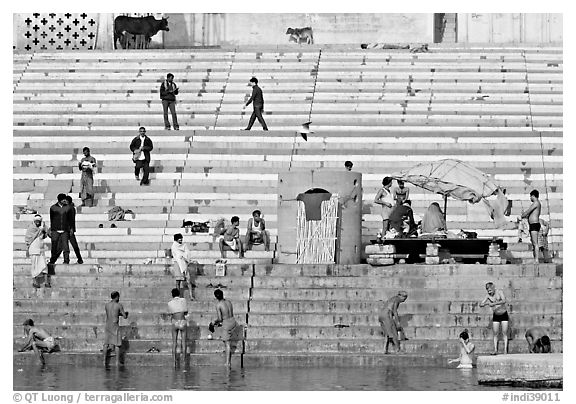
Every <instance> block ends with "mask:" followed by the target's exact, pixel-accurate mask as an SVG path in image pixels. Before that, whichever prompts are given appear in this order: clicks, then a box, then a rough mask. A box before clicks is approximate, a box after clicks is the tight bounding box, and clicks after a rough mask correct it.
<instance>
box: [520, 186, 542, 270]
mask: <svg viewBox="0 0 576 404" xmlns="http://www.w3.org/2000/svg"><path fill="white" fill-rule="evenodd" d="M539 196H540V194H539V192H538V191H537V190H533V191H532V192H530V201H531V202H532V204H531V205H530V207H529V208H528V209H527V210H525V211H523V212H522V213H521V214H520V217H521V218H522V219H526V218H528V226H529V230H530V241H531V242H532V254H533V255H534V265H538V232H539V231H540V211H541V210H542V205H541V204H540V200H539V199H538V197H539Z"/></svg>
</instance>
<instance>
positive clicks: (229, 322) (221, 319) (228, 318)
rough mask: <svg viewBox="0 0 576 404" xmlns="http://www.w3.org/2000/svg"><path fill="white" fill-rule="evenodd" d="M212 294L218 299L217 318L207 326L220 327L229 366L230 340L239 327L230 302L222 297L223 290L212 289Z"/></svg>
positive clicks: (230, 356)
mask: <svg viewBox="0 0 576 404" xmlns="http://www.w3.org/2000/svg"><path fill="white" fill-rule="evenodd" d="M214 296H215V297H216V299H217V300H218V303H217V304H216V313H217V314H218V318H217V319H216V320H214V321H213V322H211V323H210V326H209V327H208V328H212V327H213V326H214V325H217V326H221V327H222V331H221V332H222V341H223V342H224V347H225V348H226V366H228V367H230V362H231V359H232V349H231V346H230V345H231V344H230V341H231V340H233V339H234V340H236V338H235V335H234V334H235V332H237V331H238V330H236V328H237V327H239V325H238V323H237V322H236V320H235V319H234V311H233V309H232V303H230V302H229V301H228V300H226V299H224V292H222V291H221V290H220V289H216V290H215V291H214Z"/></svg>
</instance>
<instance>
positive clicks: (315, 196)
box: [296, 188, 332, 220]
mask: <svg viewBox="0 0 576 404" xmlns="http://www.w3.org/2000/svg"><path fill="white" fill-rule="evenodd" d="M331 197H332V194H331V193H330V192H328V191H326V190H324V189H321V188H312V189H309V190H308V191H306V192H304V193H301V194H298V196H297V197H296V200H297V201H302V202H303V203H304V207H305V209H306V220H321V219H322V202H324V201H328V200H330V198H331Z"/></svg>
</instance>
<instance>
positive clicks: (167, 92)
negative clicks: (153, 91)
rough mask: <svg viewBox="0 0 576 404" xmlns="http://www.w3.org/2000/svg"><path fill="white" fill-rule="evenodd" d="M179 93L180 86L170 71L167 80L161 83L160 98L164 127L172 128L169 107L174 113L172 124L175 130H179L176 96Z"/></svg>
mask: <svg viewBox="0 0 576 404" xmlns="http://www.w3.org/2000/svg"><path fill="white" fill-rule="evenodd" d="M177 95H178V86H177V85H176V83H174V75H173V74H172V73H168V74H167V75H166V80H164V81H163V82H162V84H161V85H160V99H161V100H162V108H163V110H164V129H166V130H170V121H169V120H168V109H170V113H171V114H172V124H174V130H179V129H180V127H179V126H178V118H177V117H176V96H177Z"/></svg>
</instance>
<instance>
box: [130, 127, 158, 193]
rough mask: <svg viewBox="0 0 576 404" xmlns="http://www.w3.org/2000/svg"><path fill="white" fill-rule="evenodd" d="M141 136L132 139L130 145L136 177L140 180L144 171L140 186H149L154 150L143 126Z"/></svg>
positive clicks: (140, 130)
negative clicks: (141, 170) (151, 154)
mask: <svg viewBox="0 0 576 404" xmlns="http://www.w3.org/2000/svg"><path fill="white" fill-rule="evenodd" d="M139 132H140V134H139V135H138V136H136V137H135V138H134V139H132V142H131V143H130V151H131V152H132V161H133V162H134V164H135V166H134V176H135V177H136V180H139V179H140V178H139V176H140V169H141V168H142V169H143V171H144V175H143V176H142V181H140V185H148V184H149V183H150V181H149V180H148V176H149V175H150V152H151V151H152V149H154V145H153V144H152V140H151V139H150V138H149V137H148V136H146V128H144V127H143V126H141V127H140V129H139Z"/></svg>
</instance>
